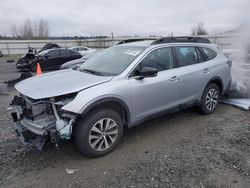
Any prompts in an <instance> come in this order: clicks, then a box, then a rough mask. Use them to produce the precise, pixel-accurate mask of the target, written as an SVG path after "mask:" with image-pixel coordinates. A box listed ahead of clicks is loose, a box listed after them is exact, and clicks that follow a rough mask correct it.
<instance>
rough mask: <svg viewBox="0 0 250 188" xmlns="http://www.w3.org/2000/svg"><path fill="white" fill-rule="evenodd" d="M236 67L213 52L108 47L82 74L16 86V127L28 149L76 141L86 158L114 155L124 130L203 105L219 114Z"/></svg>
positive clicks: (143, 44)
mask: <svg viewBox="0 0 250 188" xmlns="http://www.w3.org/2000/svg"><path fill="white" fill-rule="evenodd" d="M230 67H231V62H230V61H229V60H228V58H226V57H225V56H224V55H223V54H222V53H221V52H220V51H219V50H218V49H217V48H216V47H214V45H211V44H206V43H197V42H195V41H193V42H192V43H190V42H189V41H187V42H185V41H184V42H167V41H165V40H162V39H161V40H155V41H152V40H147V41H140V42H131V43H125V44H120V45H116V46H113V47H110V48H108V49H106V50H104V51H103V52H101V53H100V54H98V55H96V56H94V57H93V58H91V59H89V60H88V61H86V62H85V63H84V64H83V65H82V66H81V68H80V69H79V70H78V71H76V70H60V71H55V72H51V73H47V74H43V75H40V76H35V77H32V78H29V79H26V80H24V81H22V82H20V83H18V84H17V85H16V86H15V88H16V89H17V91H18V92H19V93H20V95H19V96H15V97H14V100H13V101H12V105H13V106H14V107H15V109H16V111H15V112H13V113H12V117H13V119H14V122H15V123H14V127H15V130H16V132H17V135H18V137H19V138H20V140H21V141H22V142H23V143H24V144H25V145H27V146H31V147H35V148H38V149H41V148H42V147H43V145H44V144H45V143H46V142H47V141H50V142H53V143H55V144H58V140H59V138H60V139H70V138H73V139H74V140H75V144H76V145H77V147H78V148H79V150H80V151H81V153H82V154H84V155H85V156H89V157H98V156H102V155H105V154H107V153H109V152H110V151H112V150H113V149H114V147H115V146H116V145H117V144H118V143H119V141H120V140H121V137H122V135H123V130H124V129H125V128H130V127H133V126H135V125H138V124H141V123H142V122H144V121H146V120H148V119H150V118H154V117H156V116H157V115H162V114H163V113H165V112H166V113H169V112H176V111H178V110H181V109H183V108H187V107H191V106H194V105H197V106H198V107H199V109H200V111H201V112H202V113H203V114H210V113H212V112H214V111H215V109H216V107H217V105H218V101H219V98H220V96H221V95H223V94H224V93H225V92H226V91H227V89H228V88H229V86H230V82H231V74H230Z"/></svg>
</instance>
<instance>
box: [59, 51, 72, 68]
mask: <svg viewBox="0 0 250 188" xmlns="http://www.w3.org/2000/svg"><path fill="white" fill-rule="evenodd" d="M70 52H71V50H67V49H60V56H59V57H60V58H59V61H58V63H57V66H58V67H60V66H61V65H62V64H63V63H66V62H68V61H70V60H72V58H71V54H70Z"/></svg>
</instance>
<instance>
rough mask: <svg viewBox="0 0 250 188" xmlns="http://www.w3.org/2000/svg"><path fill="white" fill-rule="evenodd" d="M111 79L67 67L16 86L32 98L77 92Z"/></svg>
mask: <svg viewBox="0 0 250 188" xmlns="http://www.w3.org/2000/svg"><path fill="white" fill-rule="evenodd" d="M65 78H67V79H65ZM111 79H112V77H100V76H96V75H91V74H87V73H83V72H79V71H74V70H70V69H66V70H61V71H55V72H51V73H46V74H42V75H39V76H35V77H32V78H28V79H26V80H24V81H21V82H19V83H18V84H16V85H15V88H16V89H17V91H18V92H20V93H21V94H23V95H26V96H28V97H30V98H32V99H43V98H50V97H55V96H61V95H66V94H70V93H75V92H78V91H80V90H83V89H86V88H88V87H91V86H94V85H97V84H100V83H103V82H107V81H109V80H111Z"/></svg>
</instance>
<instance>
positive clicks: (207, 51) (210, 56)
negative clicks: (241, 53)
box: [201, 48, 217, 60]
mask: <svg viewBox="0 0 250 188" xmlns="http://www.w3.org/2000/svg"><path fill="white" fill-rule="evenodd" d="M201 49H202V51H203V52H204V54H205V55H206V56H207V59H208V60H211V59H213V58H215V57H216V56H217V53H216V52H215V51H213V50H211V49H209V48H201Z"/></svg>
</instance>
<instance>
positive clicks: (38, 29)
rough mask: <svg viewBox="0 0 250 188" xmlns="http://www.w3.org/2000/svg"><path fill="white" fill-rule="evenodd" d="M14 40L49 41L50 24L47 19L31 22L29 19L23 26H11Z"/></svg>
mask: <svg viewBox="0 0 250 188" xmlns="http://www.w3.org/2000/svg"><path fill="white" fill-rule="evenodd" d="M11 34H12V37H13V38H18V39H47V38H48V37H49V23H48V20H46V19H40V20H36V21H31V20H30V19H27V20H26V21H24V22H23V24H22V25H20V26H16V25H12V26H11Z"/></svg>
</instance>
